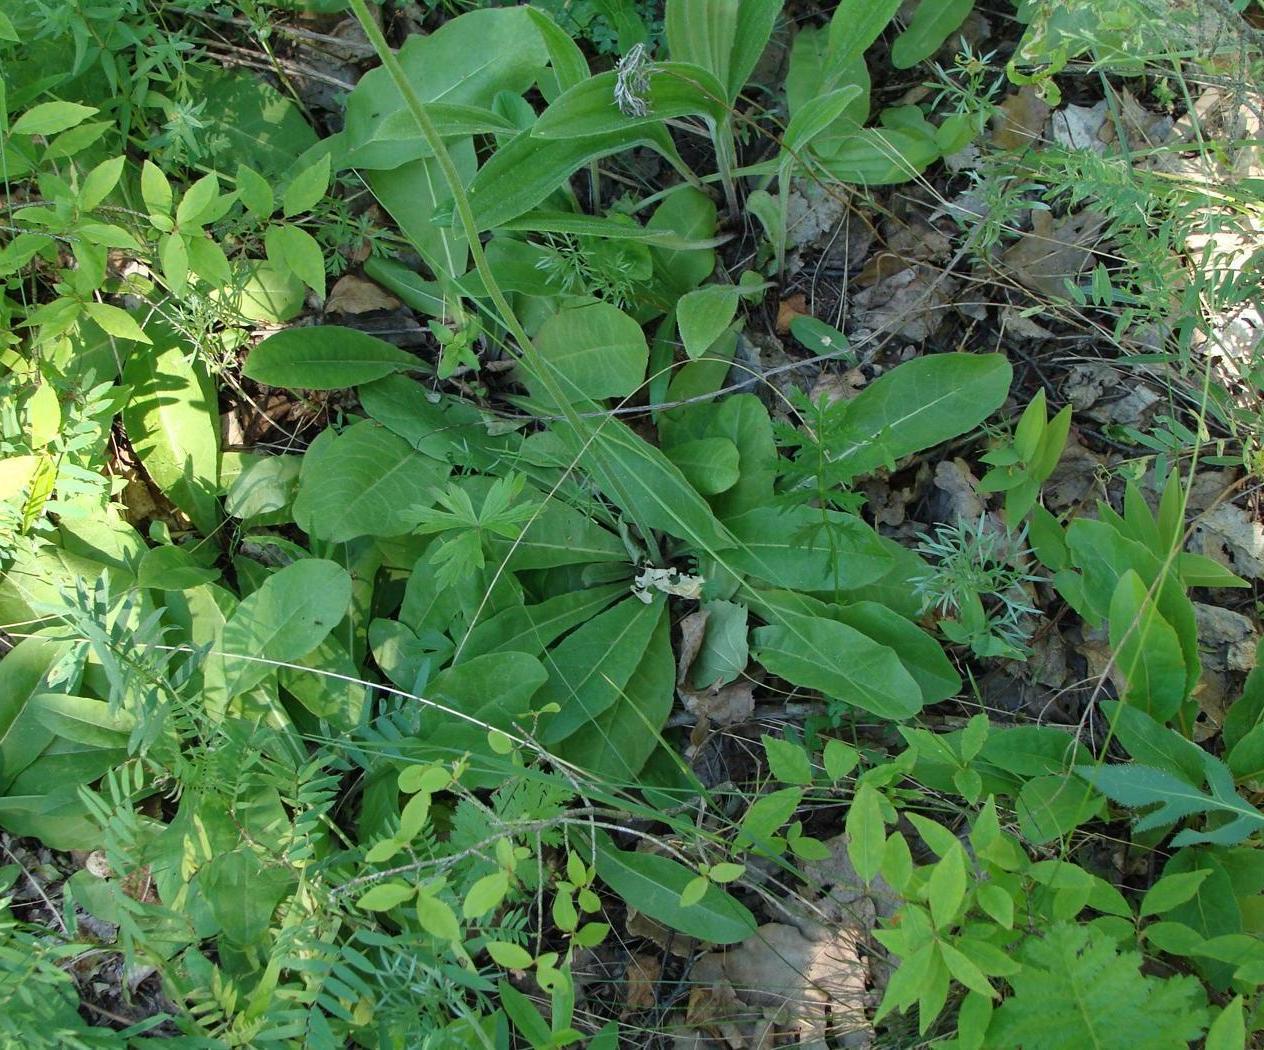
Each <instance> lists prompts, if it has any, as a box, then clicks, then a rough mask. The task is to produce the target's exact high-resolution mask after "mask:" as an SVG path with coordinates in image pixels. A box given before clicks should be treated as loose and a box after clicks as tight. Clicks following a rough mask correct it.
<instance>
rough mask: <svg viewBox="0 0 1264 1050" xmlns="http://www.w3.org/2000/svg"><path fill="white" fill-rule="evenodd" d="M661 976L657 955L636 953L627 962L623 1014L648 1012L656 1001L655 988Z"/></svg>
mask: <svg viewBox="0 0 1264 1050" xmlns="http://www.w3.org/2000/svg"><path fill="white" fill-rule="evenodd" d="M662 976H663V960H662V959H661V958H660V957H659V956H657V955H648V954H645V953H637V954H635V955H633V956H632V958H631V959H629V960H628V972H627V976H626V978H625V984H624V991H623V1011H624V1014H625V1015H626V1014H630V1013H635V1012H636V1011H637V1010H649V1009H651V1008H652V1007H653V1006H654V1004H655V1003H656V1002H657V1001H658V995H657V986H658V982H659V979H660V978H661V977H662Z"/></svg>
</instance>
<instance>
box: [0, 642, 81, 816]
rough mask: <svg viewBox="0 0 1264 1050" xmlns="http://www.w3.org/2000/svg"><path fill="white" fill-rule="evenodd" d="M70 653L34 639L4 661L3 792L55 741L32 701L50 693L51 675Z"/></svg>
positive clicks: (0, 683) (0, 718)
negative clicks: (49, 680)
mask: <svg viewBox="0 0 1264 1050" xmlns="http://www.w3.org/2000/svg"><path fill="white" fill-rule="evenodd" d="M65 651H66V647H65V645H64V644H63V643H59V642H53V641H50V640H49V639H47V638H40V637H38V636H37V637H31V638H24V639H22V641H20V642H18V644H17V645H15V646H14V647H13V648H12V649H10V650H9V652H8V653H7V654H6V655H5V658H4V659H3V660H0V792H2V791H4V790H7V788H8V785H9V784H10V782H11V781H12V780H13V778H14V777H16V776H17V775H18V774H19V773H20V772H22V770H23V769H25V768H26V767H27V766H29V765H30V764H31V763H32V762H33V761H34V760H35V759H36V758H38V757H39V755H40V752H42V751H43V750H44V748H45V747H47V746H48V745H49V744H50V743H51V742H52V740H53V733H52V730H50V729H49V728H48V727H47V726H46V725H45V724H44V722H43V721H41V720H40V718H39V717H38V715H37V713H36V711H35V708H34V705H33V704H32V701H33V700H34V699H35V697H36V696H37V695H38V694H40V693H43V692H45V691H47V690H48V689H49V688H50V687H49V685H48V673H49V672H50V671H51V670H52V669H53V667H54V666H55V665H56V664H57V662H58V660H60V659H61V658H62V656H63V654H64V653H65Z"/></svg>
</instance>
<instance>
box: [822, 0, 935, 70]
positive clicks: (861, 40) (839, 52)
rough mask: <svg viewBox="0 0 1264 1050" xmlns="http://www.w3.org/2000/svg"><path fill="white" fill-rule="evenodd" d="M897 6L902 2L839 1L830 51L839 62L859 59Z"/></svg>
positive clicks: (830, 41) (832, 20)
mask: <svg viewBox="0 0 1264 1050" xmlns="http://www.w3.org/2000/svg"><path fill="white" fill-rule="evenodd" d="M932 2H935V0H932ZM900 3H901V0H842V3H840V4H839V5H838V7H837V8H836V9H835V11H834V17H833V18H832V19H831V20H830V28H829V46H830V50H831V51H832V52H833V53H834V54H835V55H836V56H837V57H838V60H839V61H846V60H847V59H850V58H859V57H860V56H861V55H863V54H864V53H865V52H866V51H867V50H868V49H869V45H870V44H872V43H873V42H874V41H875V40H877V39H878V36H879V35H880V34H881V33H882V31H883V30H884V29H885V28H886V27H887V24H888V23H889V22H890V21H891V19H892V18H894V17H895V12H896V11H897V10H899V7H900Z"/></svg>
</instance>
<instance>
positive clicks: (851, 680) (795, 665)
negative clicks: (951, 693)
mask: <svg viewBox="0 0 1264 1050" xmlns="http://www.w3.org/2000/svg"><path fill="white" fill-rule="evenodd" d="M778 619H779V620H780V621H781V622H779V623H776V624H773V625H771V626H768V627H760V628H758V629H757V630H756V631H755V632H754V633H753V634H752V635H751V642H752V644H753V646H754V650H755V651H754V654H753V655H754V657H755V659H756V660H758V661H759V662H760V663H761V664H763V665H764V667H766V668H767V669H768V670H769V671H771V672H772V673H773V674H775V675H779V676H780V677H782V678H784V679H785V680H786V681H787V682H791V683H793V684H794V685H797V686H801V687H803V688H805V689H815V690H818V691H819V692H821V693H823V694H824V695H825V696H827V697H829V698H830V699H831V700H834V701H837V702H839V703H843V704H849V705H851V706H853V707H859V708H862V709H863V710H865V711H870V712H872V713H873V714H875V715H878V716H880V717H882V718H889V719H891V720H893V721H898V720H899V719H902V718H910V717H912V716H913V715H915V714H917V712H918V711H920V710H921V709H922V702H923V701H922V691H921V689H920V688H919V687H918V684H917V682H916V681H915V680H914V679H913V677H912V675H910V674H909V673H908V671H906V670H905V669H904V666H903V665H902V664H901V663H900V660H899V658H898V657H897V656H896V655H895V653H894V652H892V651H891V650H890V649H888V648H887V647H886V646H885V645H880V644H879V643H877V642H875V641H874V640H873V639H871V638H869V637H868V636H867V635H863V634H861V633H860V632H859V631H857V630H855V629H854V628H852V627H848V626H847V625H846V624H843V623H839V622H838V621H837V620H826V619H823V618H821V617H817V616H801V615H798V614H795V613H786V612H782V613H780V614H779V616H778Z"/></svg>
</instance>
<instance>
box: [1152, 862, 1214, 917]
mask: <svg viewBox="0 0 1264 1050" xmlns="http://www.w3.org/2000/svg"><path fill="white" fill-rule="evenodd" d="M1210 874H1211V872H1210V870H1208V869H1205V868H1204V869H1200V870H1198V871H1183V872H1178V873H1176V874H1174V875H1165V876H1164V877H1163V878H1161V879H1159V881H1158V882H1156V883H1155V884H1154V885H1153V886H1151V887H1150V888H1149V889H1148V890H1146V895H1145V896H1144V897H1142V898H1141V911H1140V912H1139V913H1138V914H1140V915H1141V916H1142V917H1145V916H1147V915H1162V914H1164V912H1169V911H1171V910H1172V909H1173V908H1175V907H1176V906H1177V905H1179V904H1184V903H1185V902H1186V901H1187V900H1189V899H1190V898H1191V897H1193V896H1194V895H1195V894H1197V893H1198V887H1200V886H1201V885H1202V884H1203V881H1204V880H1205V879H1206V878H1207V876H1208V875H1210Z"/></svg>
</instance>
